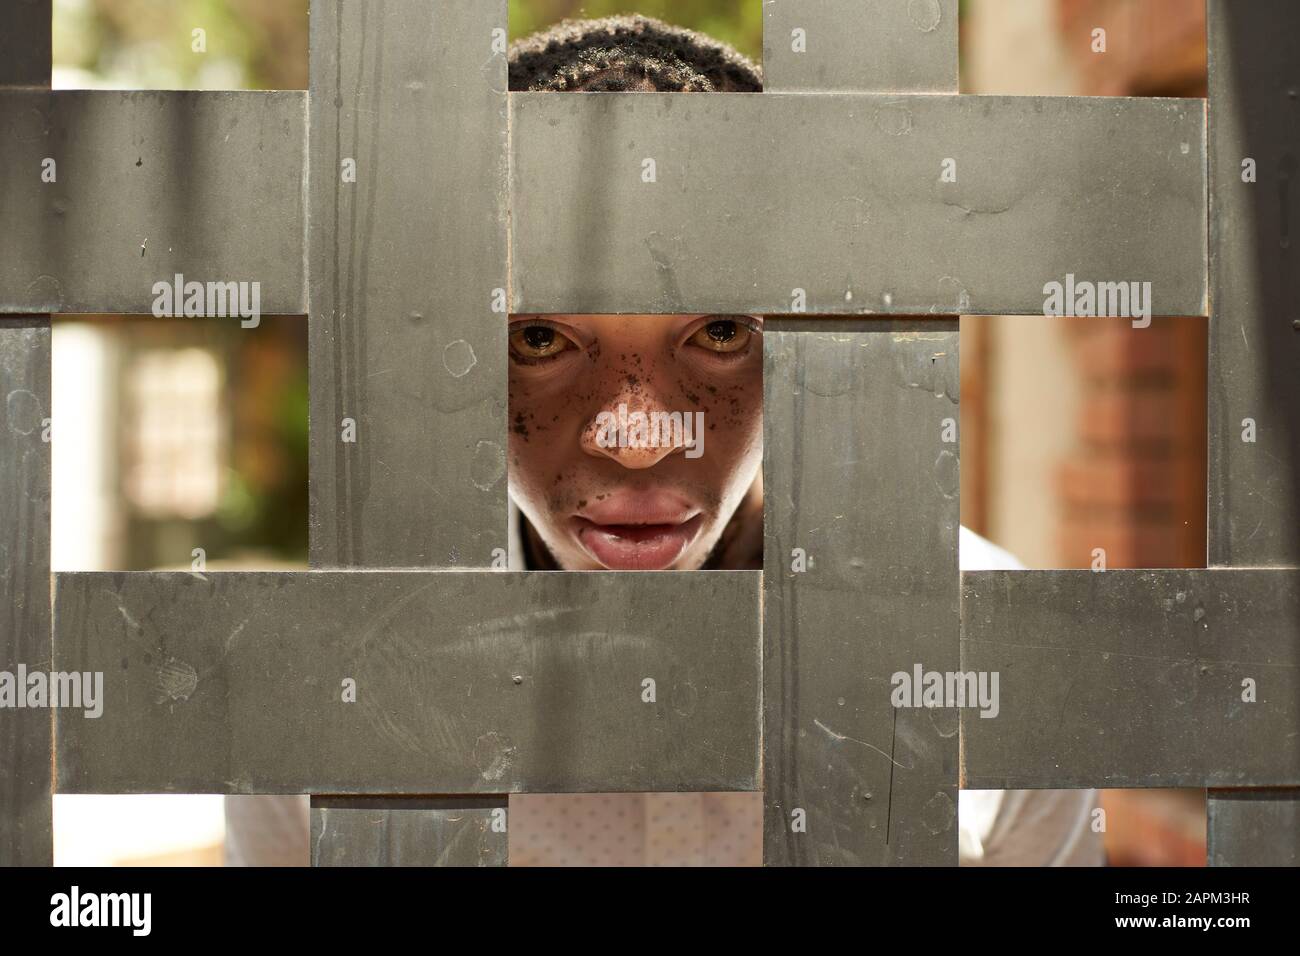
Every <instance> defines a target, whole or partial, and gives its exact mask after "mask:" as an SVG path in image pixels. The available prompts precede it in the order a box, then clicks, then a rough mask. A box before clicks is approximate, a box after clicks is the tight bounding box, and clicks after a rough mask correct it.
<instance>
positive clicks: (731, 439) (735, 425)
mask: <svg viewBox="0 0 1300 956" xmlns="http://www.w3.org/2000/svg"><path fill="white" fill-rule="evenodd" d="M761 328H762V323H761V320H760V319H758V318H756V317H754V316H747V315H746V316H741V315H546V316H540V315H517V316H512V317H511V320H510V494H511V496H512V497H513V498H514V500H515V502H516V503H517V504H518V505H519V507H520V509H521V510H522V511H523V513H524V515H525V516H526V517H527V518H528V520H529V522H531V523H532V526H533V527H534V528H535V529H536V530H537V532H538V534H539V535H540V536H541V538H542V540H543V541H544V542H545V544H546V546H547V548H548V549H549V550H550V552H551V554H552V555H553V556H554V557H555V559H556V561H557V562H558V563H559V564H560V566H561V567H563V568H565V569H566V570H601V569H605V568H609V569H617V570H665V569H670V568H671V569H675V570H690V569H694V568H698V567H700V565H701V564H702V563H703V562H704V561H705V559H706V558H707V557H708V555H709V552H710V551H711V550H712V548H713V545H714V544H715V543H716V542H717V540H718V537H719V535H721V533H722V530H723V528H724V527H725V526H726V523H727V521H728V519H730V517H731V515H732V513H733V512H734V511H735V510H736V506H737V505H738V504H739V503H740V501H741V499H742V498H743V497H744V496H745V493H746V492H747V491H748V490H749V489H750V486H751V485H752V484H753V483H754V479H755V476H756V475H757V474H758V470H759V467H760V466H761V463H762V458H763V410H762V409H763V348H762V334H761ZM620 406H622V407H621V408H620ZM637 413H640V415H639V416H638V414H637ZM655 413H659V415H660V417H659V418H658V424H659V425H660V426H661V427H659V428H657V429H656V428H654V427H653V424H654V421H655V420H654V418H653V416H654V415H655ZM671 413H676V415H674V416H672V419H671V420H670V419H669V418H668V417H664V416H665V414H671ZM698 413H703V414H702V416H701V415H700V414H698ZM670 421H680V422H681V426H682V428H681V431H671V430H670V428H671V426H670ZM640 422H646V423H647V425H648V426H650V427H647V428H646V429H645V430H640V428H639V423H640ZM696 429H700V431H699V433H698V434H697V433H696ZM656 431H658V435H657V438H658V440H657V441H656V440H655V437H656V436H655V432H656ZM647 438H648V439H649V440H647ZM685 439H690V440H691V442H692V447H688V446H686V445H684V444H683V440H685ZM701 446H702V449H703V453H702V454H700V453H699V451H700V448H701Z"/></svg>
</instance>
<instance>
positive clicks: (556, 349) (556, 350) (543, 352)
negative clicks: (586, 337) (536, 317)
mask: <svg viewBox="0 0 1300 956" xmlns="http://www.w3.org/2000/svg"><path fill="white" fill-rule="evenodd" d="M571 348H573V342H571V341H570V340H569V338H568V337H567V336H565V335H564V333H562V332H559V331H557V330H555V329H553V328H551V327H550V326H549V325H536V324H533V323H528V324H525V325H523V327H522V328H518V329H515V330H514V331H513V332H511V333H510V349H511V351H513V352H514V353H515V355H516V356H518V357H519V358H521V359H524V360H525V361H528V360H533V359H544V358H550V357H551V356H554V355H559V354H560V353H561V352H564V351H566V350H568V349H571Z"/></svg>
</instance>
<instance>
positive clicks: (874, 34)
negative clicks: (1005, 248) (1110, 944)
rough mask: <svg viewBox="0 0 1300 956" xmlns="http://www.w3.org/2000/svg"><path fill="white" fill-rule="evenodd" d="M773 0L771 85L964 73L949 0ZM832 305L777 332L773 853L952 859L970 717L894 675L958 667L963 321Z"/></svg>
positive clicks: (771, 654) (768, 41)
mask: <svg viewBox="0 0 1300 956" xmlns="http://www.w3.org/2000/svg"><path fill="white" fill-rule="evenodd" d="M764 13H765V19H764V24H763V72H764V84H763V87H764V91H765V92H809V91H840V92H891V91H892V92H936V93H950V92H956V91H957V88H958V82H957V0H922V2H917V3H899V2H895V0H867V2H862V0H768V2H766V3H764ZM796 29H797V30H800V31H802V36H803V40H804V41H805V51H804V52H795V49H794V47H795V42H794V41H795V39H796V38H795V36H794V34H793V31H795V30H796ZM837 321H839V324H837V325H825V324H821V323H818V322H817V321H816V320H812V321H801V320H799V319H798V318H795V319H789V320H783V323H782V324H781V325H779V326H776V325H770V326H769V331H768V332H767V333H765V336H766V337H765V350H766V364H765V368H764V385H763V389H764V412H763V414H764V423H763V429H764V448H765V452H764V464H763V482H764V500H765V508H766V515H765V519H764V520H765V526H766V528H765V544H764V558H763V570H764V575H763V580H764V585H763V589H764V602H763V674H764V678H763V683H764V687H763V690H764V697H763V701H764V703H763V772H764V784H763V788H764V794H765V795H764V815H763V816H764V823H763V830H764V833H763V860H764V863H765V865H769V866H771V865H827V864H867V865H895V864H907V865H918V864H955V863H956V862H957V798H958V789H957V788H958V772H959V768H958V764H959V754H958V726H959V721H958V715H957V714H956V713H955V712H940V716H938V717H933V714H934V712H932V711H909V710H901V709H898V710H896V709H895V708H893V707H892V706H891V704H890V699H889V697H890V689H891V688H890V684H889V676H890V675H891V674H892V673H894V672H895V671H899V670H901V671H907V672H911V670H912V668H913V665H914V664H917V663H919V664H921V665H923V667H924V668H926V669H928V670H956V669H957V666H958V660H959V645H958V635H959V627H960V622H959V601H960V580H959V574H958V565H957V535H958V527H959V492H960V479H959V460H958V448H957V446H956V445H955V444H954V445H951V446H946V445H943V444H942V443H941V441H940V436H941V428H942V426H941V420H942V418H944V417H945V416H951V417H952V418H954V419H957V418H958V415H959V408H958V404H957V402H958V398H959V394H960V386H959V384H958V377H959V356H958V333H957V325H956V322H955V321H954V320H947V321H944V320H940V321H937V322H933V323H930V324H928V325H924V326H917V327H914V328H908V325H907V323H906V322H902V323H899V322H881V321H876V322H875V323H874V324H868V325H867V326H865V327H866V328H868V329H872V331H853V332H849V331H846V330H847V328H848V326H847V324H845V323H843V322H842V320H837ZM814 441H815V442H816V445H815V447H814V445H813V442H814ZM795 548H801V549H803V550H804V551H805V552H807V554H808V555H809V556H810V558H811V560H812V566H811V567H810V568H809V570H807V571H804V572H798V573H796V572H794V571H792V551H793V549H795ZM918 715H919V716H918ZM900 741H901V744H900ZM797 811H803V813H804V814H805V817H804V820H805V825H806V828H807V829H806V830H805V831H804V832H796V830H795V821H794V818H793V814H795V813H796V812H797Z"/></svg>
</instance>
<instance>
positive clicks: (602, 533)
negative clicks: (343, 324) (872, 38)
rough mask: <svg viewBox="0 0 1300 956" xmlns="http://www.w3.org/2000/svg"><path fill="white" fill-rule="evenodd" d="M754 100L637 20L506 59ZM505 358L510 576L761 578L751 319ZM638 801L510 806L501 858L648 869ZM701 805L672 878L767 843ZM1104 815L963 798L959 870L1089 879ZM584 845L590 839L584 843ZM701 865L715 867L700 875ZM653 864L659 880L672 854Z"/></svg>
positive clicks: (735, 802) (1077, 799)
mask: <svg viewBox="0 0 1300 956" xmlns="http://www.w3.org/2000/svg"><path fill="white" fill-rule="evenodd" d="M762 88H763V83H762V75H761V71H760V70H759V68H758V67H757V66H756V65H755V64H753V63H752V62H750V61H749V60H748V59H746V58H745V57H743V56H742V55H741V54H739V53H738V52H737V51H735V50H733V49H732V48H730V47H728V46H726V45H724V44H721V43H718V42H716V41H714V40H711V39H709V38H708V37H705V36H703V35H701V34H699V33H695V32H693V31H690V30H685V29H681V28H678V27H672V26H669V25H667V24H664V23H662V22H660V21H658V20H653V19H650V18H647V17H641V16H618V17H609V18H606V19H602V20H576V21H564V22H562V23H560V24H558V25H557V26H555V27H552V28H551V29H549V30H546V31H544V32H542V33H539V34H537V35H535V36H532V37H528V38H527V39H524V40H520V41H518V42H516V43H515V44H514V45H513V46H512V48H511V50H510V89H511V90H512V91H516V92H518V91H556V92H593V91H658V92H750V93H757V92H760V91H761V90H762ZM509 341H510V346H509V348H510V373H509V380H510V413H509V414H510V422H511V433H510V436H509V440H510V449H509V463H510V475H509V481H510V496H511V500H512V503H513V504H514V505H515V506H517V509H518V513H516V512H514V511H513V510H512V515H511V529H512V533H513V535H514V538H513V540H512V542H511V544H512V548H511V560H512V565H513V566H514V567H516V568H532V569H564V570H573V571H579V570H598V569H610V570H666V569H674V570H692V569H698V568H721V569H728V568H730V569H735V568H758V567H762V548H763V542H762V471H761V466H762V441H763V429H762V392H763V386H762V367H763V366H762V362H763V356H762V319H761V318H759V317H757V316H742V315H675V316H643V315H545V316H542V315H516V316H512V317H511V320H510V335H509ZM638 413H640V415H641V416H642V418H641V420H640V422H639V423H638V422H637V421H636V420H635V416H636V415H637V414H638ZM656 415H658V416H659V421H660V422H661V423H662V422H665V421H672V422H676V421H677V420H678V417H680V420H681V421H682V422H683V423H686V422H691V421H693V420H697V421H698V426H697V427H696V428H695V430H694V432H693V433H692V434H691V435H687V434H686V429H685V428H684V427H683V428H682V429H681V431H680V433H678V432H675V431H674V432H671V434H670V435H669V436H668V438H667V439H665V438H664V435H663V434H662V431H663V429H659V430H655V429H653V428H651V427H649V426H648V424H647V423H649V422H652V421H653V420H654V417H655V416H656ZM692 416H698V418H697V419H693V418H692ZM629 422H631V424H629ZM615 423H616V424H617V427H615V428H611V425H614V424H615ZM638 424H640V425H641V430H640V433H637V427H636V426H637V425H638ZM629 431H630V432H633V434H632V435H631V436H630V440H629V436H628V434H627V433H628V432H629ZM692 442H694V443H695V444H692ZM697 445H700V446H703V447H696V446H697ZM697 451H698V452H700V454H693V452H697ZM960 546H961V565H962V568H963V569H964V570H972V569H977V568H990V569H993V568H1016V567H1019V564H1018V563H1017V562H1016V561H1015V559H1014V558H1012V557H1011V556H1010V555H1009V554H1007V553H1006V552H1004V551H1001V550H1000V549H997V548H995V547H993V546H992V545H991V544H989V543H988V542H987V541H985V540H984V539H982V538H980V537H978V536H977V535H975V534H973V533H971V532H970V531H968V530H966V529H965V528H963V529H961V537H960ZM682 796H685V795H682ZM648 799H652V798H647V796H646V795H643V794H618V795H600V797H599V798H598V799H593V798H592V797H589V796H588V797H580V796H576V795H574V796H537V797H532V796H527V795H525V796H523V797H516V798H515V799H513V800H512V802H511V833H512V841H511V846H512V856H513V858H514V860H515V862H516V863H523V862H531V863H541V864H545V863H563V862H592V863H598V862H601V861H605V860H608V859H610V853H611V852H613V851H612V849H611V848H614V847H616V846H617V845H618V844H623V843H625V842H626V837H627V836H629V835H631V834H639V837H640V839H642V840H643V842H644V845H645V846H646V847H647V850H646V853H647V855H652V854H650V850H649V849H648V848H649V847H650V846H651V844H652V843H655V845H661V844H662V843H668V842H670V841H668V840H663V841H655V840H654V839H653V833H652V832H651V830H652V829H653V826H652V823H651V821H652V820H658V821H659V823H658V825H659V826H662V827H671V825H672V821H671V820H668V821H664V819H663V818H664V817H665V816H669V812H668V811H667V810H666V809H665V806H660V808H659V809H658V810H656V811H655V812H653V813H652V812H650V811H649V810H648V806H649V804H648V803H647V800H648ZM699 799H700V801H701V803H700V804H699V805H698V806H692V805H691V804H690V803H687V804H685V805H683V804H681V803H680V802H678V803H677V804H675V805H676V806H677V811H678V813H679V814H680V816H681V819H682V820H683V821H689V823H690V824H692V825H695V826H696V829H697V831H698V830H700V829H701V828H703V829H707V828H710V827H711V828H713V829H714V830H727V829H731V830H732V832H731V839H730V840H729V841H727V842H725V843H723V844H715V843H714V842H713V841H711V840H710V839H709V836H708V834H707V833H702V832H700V833H697V836H696V837H695V838H694V840H693V841H692V840H686V841H685V842H684V843H682V845H681V848H680V853H679V858H680V859H682V860H686V859H693V860H705V861H707V862H714V863H739V862H754V861H755V860H756V849H757V845H758V843H759V841H760V840H761V835H760V833H759V830H758V828H757V824H756V822H755V821H756V820H757V815H756V814H755V813H754V812H753V811H754V807H753V803H754V798H753V797H752V795H748V794H711V795H700V797H699ZM566 803H567V804H569V805H570V806H571V807H572V808H573V810H574V812H573V813H572V814H569V813H566V812H565V808H566ZM1095 806H1096V793H1095V792H1094V791H1091V790H1080V791H1069V790H1060V791H1030V790H1020V791H996V790H991V791H964V792H963V793H962V794H961V795H960V833H959V851H960V859H961V862H962V863H963V864H965V865H1029V866H1033V865H1062V864H1065V865H1098V864H1100V863H1101V862H1102V849H1101V841H1100V836H1099V835H1098V834H1097V833H1095V832H1094V831H1093V829H1092V827H1091V822H1092V814H1091V811H1092V809H1093V808H1094V807H1095ZM579 814H582V815H583V816H584V817H585V819H584V821H583V822H582V823H580V824H577V825H576V826H575V825H573V824H572V823H570V826H569V827H568V828H567V829H566V827H565V825H564V824H565V823H566V821H565V819H564V818H565V817H569V818H570V821H571V820H572V819H573V818H575V817H577V816H578V815H579ZM701 821H703V824H702V827H701ZM739 829H747V830H748V833H747V835H745V836H742V835H740V834H738V833H736V832H735V831H736V830H739ZM593 834H600V836H599V837H598V838H596V839H595V840H594V841H593ZM679 842H681V841H679ZM703 846H713V847H714V850H713V851H711V852H708V853H705V854H704V855H703V856H701V855H700V848H701V847H703ZM719 846H721V847H722V848H723V849H718V848H717V847H719ZM658 852H659V854H660V858H659V861H660V862H663V861H664V860H663V859H662V854H663V853H664V851H663V850H660V851H658ZM620 858H622V859H627V856H626V854H625V853H624V854H623V855H622V856H621V857H620ZM634 858H635V857H634Z"/></svg>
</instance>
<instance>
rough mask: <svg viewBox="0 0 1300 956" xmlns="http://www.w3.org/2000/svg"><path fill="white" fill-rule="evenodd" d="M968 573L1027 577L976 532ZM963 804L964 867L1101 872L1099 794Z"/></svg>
mask: <svg viewBox="0 0 1300 956" xmlns="http://www.w3.org/2000/svg"><path fill="white" fill-rule="evenodd" d="M958 562H959V564H960V566H961V569H962V570H963V571H1021V570H1024V565H1023V564H1021V563H1020V562H1019V561H1017V560H1016V558H1015V557H1014V556H1013V555H1012V554H1010V553H1009V552H1007V551H1004V550H1003V549H1001V548H999V547H998V546H997V545H995V544H993V543H992V542H990V541H987V540H986V539H984V538H981V537H980V536H979V535H977V534H976V533H975V532H974V531H970V530H968V529H967V528H964V527H963V528H962V529H961V533H960V534H959V535H958ZM957 799H958V803H957V820H958V828H957V855H958V859H959V861H960V863H961V865H962V866H1101V865H1102V864H1103V863H1105V852H1104V849H1103V847H1102V840H1101V834H1100V833H1095V832H1093V829H1092V811H1093V810H1094V809H1095V808H1096V807H1097V805H1098V804H1097V791H1096V790H963V791H961V793H960V794H959V795H958V798H957Z"/></svg>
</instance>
